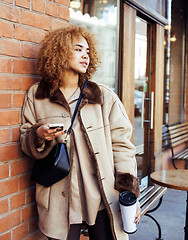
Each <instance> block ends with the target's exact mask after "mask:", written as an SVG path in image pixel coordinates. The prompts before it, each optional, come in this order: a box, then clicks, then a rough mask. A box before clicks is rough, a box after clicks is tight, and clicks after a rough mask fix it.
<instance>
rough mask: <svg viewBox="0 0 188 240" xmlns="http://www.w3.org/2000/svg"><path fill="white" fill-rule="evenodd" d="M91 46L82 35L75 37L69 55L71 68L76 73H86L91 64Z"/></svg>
mask: <svg viewBox="0 0 188 240" xmlns="http://www.w3.org/2000/svg"><path fill="white" fill-rule="evenodd" d="M89 62H90V59H89V46H88V43H87V41H86V39H85V38H84V37H82V36H78V37H75V38H74V39H73V50H72V51H71V55H70V57H69V60H68V63H69V68H70V69H71V70H73V71H74V72H76V73H86V71H87V68H88V66H89Z"/></svg>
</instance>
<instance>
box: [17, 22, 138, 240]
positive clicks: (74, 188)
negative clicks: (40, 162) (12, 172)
mask: <svg viewBox="0 0 188 240" xmlns="http://www.w3.org/2000/svg"><path fill="white" fill-rule="evenodd" d="M98 64H99V59H98V55H97V51H96V41H95V39H94V37H93V36H92V35H91V34H90V33H89V32H87V31H86V30H85V29H83V28H81V27H76V26H69V27H67V28H61V29H58V30H55V31H53V32H51V33H49V34H47V36H46V37H45V38H44V40H43V42H42V44H41V49H40V51H39V54H38V61H37V69H38V73H39V75H40V76H41V81H40V82H39V83H36V84H34V85H33V86H32V87H31V88H30V89H29V91H28V94H27V96H26V99H25V103H24V106H23V113H22V125H21V147H22V150H23V151H24V152H25V153H26V154H27V155H28V156H30V157H32V158H34V159H41V158H43V157H45V156H47V154H48V153H49V152H50V150H51V149H52V146H54V144H56V143H57V142H61V141H62V140H63V139H64V137H65V135H66V134H65V132H66V130H67V129H68V128H69V126H70V123H71V116H72V113H73V112H74V108H75V105H76V102H77V100H78V97H79V94H80V89H82V87H83V85H84V83H85V81H86V80H87V79H89V82H88V84H87V86H86V88H85V89H84V91H83V98H82V101H81V104H80V106H79V110H78V113H77V116H76V119H75V121H74V125H73V128H72V132H71V136H70V139H69V141H68V150H69V154H70V158H71V170H70V174H69V175H68V176H67V177H66V178H64V179H63V180H61V181H59V182H57V183H56V184H54V185H52V186H51V187H48V188H46V187H43V186H41V185H39V184H37V185H36V201H37V207H38V213H39V227H40V230H41V232H42V233H44V234H45V235H46V236H48V237H49V238H50V239H60V240H67V239H68V240H78V239H79V237H80V229H81V227H82V224H85V225H86V226H87V227H88V230H89V236H90V239H91V240H127V239H128V236H127V234H126V233H125V232H124V231H123V226H122V218H121V213H120V211H119V203H118V197H119V192H122V191H124V190H129V191H132V192H133V193H135V194H136V195H137V196H138V195H139V181H138V178H137V177H136V172H137V170H136V168H137V166H136V161H135V147H134V146H133V145H132V143H131V142H130V138H131V134H132V127H131V124H130V122H129V120H128V117H127V114H126V112H125V110H124V108H123V105H122V103H121V102H120V100H119V98H118V96H117V95H116V94H115V93H114V92H112V91H111V90H110V89H109V88H108V87H106V86H104V85H101V84H97V83H95V82H93V81H92V80H90V79H91V77H92V75H93V73H94V72H95V71H96V69H97V66H98ZM54 123H57V124H59V123H63V124H64V129H63V130H60V131H57V129H50V128H49V126H50V124H54ZM139 219H140V208H139V207H138V210H137V215H136V219H135V221H136V222H138V221H139Z"/></svg>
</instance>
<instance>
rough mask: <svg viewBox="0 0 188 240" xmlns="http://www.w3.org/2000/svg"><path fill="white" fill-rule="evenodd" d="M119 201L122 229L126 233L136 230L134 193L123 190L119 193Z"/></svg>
mask: <svg viewBox="0 0 188 240" xmlns="http://www.w3.org/2000/svg"><path fill="white" fill-rule="evenodd" d="M119 203H120V209H121V216H122V220H123V228H124V231H125V232H126V233H128V234H130V233H134V232H136V230H137V225H136V223H135V216H136V209H137V197H136V195H135V194H134V193H132V192H129V191H124V192H122V193H120V194H119Z"/></svg>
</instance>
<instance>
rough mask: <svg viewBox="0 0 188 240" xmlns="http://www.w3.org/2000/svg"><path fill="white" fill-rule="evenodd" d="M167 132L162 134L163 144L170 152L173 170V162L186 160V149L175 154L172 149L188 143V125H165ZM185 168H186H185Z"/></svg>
mask: <svg viewBox="0 0 188 240" xmlns="http://www.w3.org/2000/svg"><path fill="white" fill-rule="evenodd" d="M166 128H167V131H166V132H164V133H163V144H165V142H166V146H169V147H170V149H171V152H172V164H173V166H174V168H175V169H177V167H176V165H175V160H184V161H186V165H187V160H188V148H187V146H186V148H185V149H183V150H182V151H180V152H178V153H176V154H175V151H174V148H175V147H177V146H180V145H181V144H183V143H186V142H187V141H188V123H180V124H176V125H166ZM186 168H187V167H186Z"/></svg>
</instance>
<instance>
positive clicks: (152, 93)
mask: <svg viewBox="0 0 188 240" xmlns="http://www.w3.org/2000/svg"><path fill="white" fill-rule="evenodd" d="M153 109H154V92H151V122H150V129H153Z"/></svg>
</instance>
